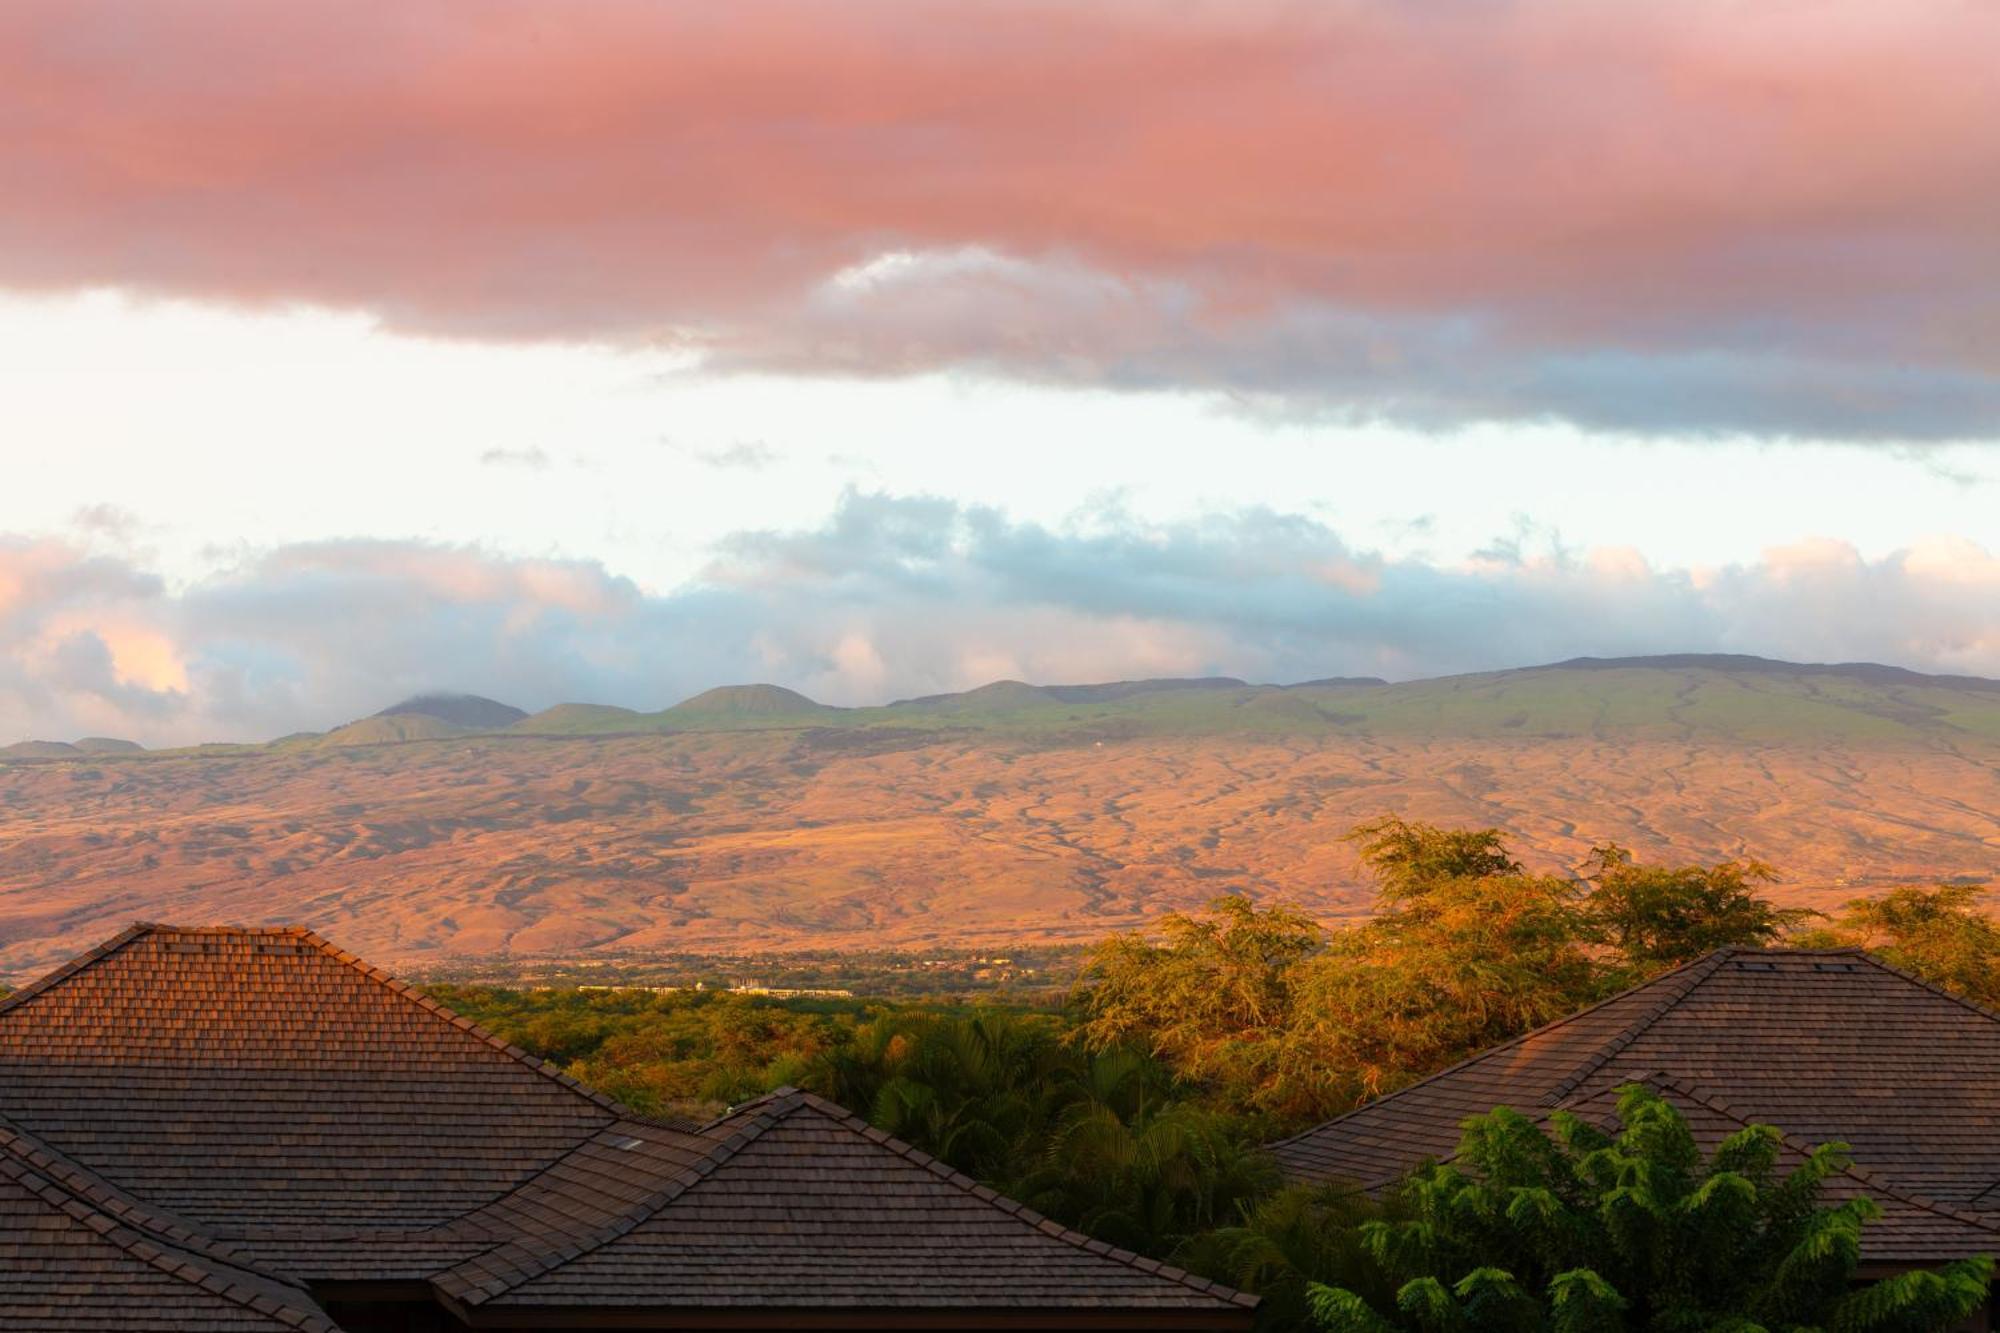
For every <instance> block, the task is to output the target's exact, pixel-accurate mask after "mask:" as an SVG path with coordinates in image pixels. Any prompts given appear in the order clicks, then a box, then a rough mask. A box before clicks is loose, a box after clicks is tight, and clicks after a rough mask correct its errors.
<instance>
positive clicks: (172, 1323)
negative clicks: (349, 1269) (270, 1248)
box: [0, 1125, 339, 1333]
mask: <svg viewBox="0 0 2000 1333" xmlns="http://www.w3.org/2000/svg"><path fill="white" fill-rule="evenodd" d="M0 1328H7V1329H24V1330H25V1329H33V1330H49V1331H50V1333H54V1331H55V1330H72V1329H73V1330H77V1333H99V1331H100V1330H105V1329H117V1330H121V1333H122V1331H123V1330H132V1331H133V1333H142V1331H143V1333H210V1331H211V1330H215V1331H218V1333H221V1331H233V1330H241V1331H242V1333H258V1331H259V1330H263V1331H265V1333H269V1331H271V1330H285V1329H289V1330H295V1331H296V1333H339V1330H338V1329H337V1328H336V1327H335V1325H334V1323H333V1321H332V1320H331V1319H329V1318H327V1315H326V1312H325V1311H324V1310H322V1309H321V1308H320V1307H319V1306H318V1305H317V1304H315V1303H314V1301H313V1299H312V1297H311V1296H309V1295H308V1294H307V1293H306V1291H305V1290H304V1289H303V1288H302V1287H299V1286H297V1285H296V1284H294V1283H291V1282H287V1281H285V1280H284V1279H282V1278H278V1277H276V1276H274V1275H272V1274H270V1273H267V1272H263V1271H260V1270H259V1269H257V1268H256V1267H255V1266H254V1265H253V1264H251V1263H250V1262H249V1261H248V1260H246V1259H245V1258H244V1257H243V1256H242V1255H241V1254H240V1253H236V1252H233V1251H232V1250H231V1249H229V1248H228V1247H226V1246H223V1245H220V1244H218V1243H217V1242H215V1241H213V1240H211V1239H209V1238H208V1237H205V1236H202V1235H201V1234H200V1233H198V1232H196V1231H194V1230H193V1229H192V1228H190V1227H189V1226H188V1225H187V1224H186V1223H185V1222H183V1221H181V1220H180V1219H178V1218H175V1217H172V1216H171V1215H168V1214H165V1213H161V1212H159V1211H157V1210H154V1209H151V1208H148V1207H146V1206H145V1205H144V1204H141V1203H139V1202H138V1201H137V1200H134V1199H132V1198H130V1197H128V1196H126V1195H125V1194H124V1193H123V1192H122V1191H119V1190H118V1189H116V1188H115V1187H113V1186H111V1185H110V1184H109V1183H108V1182H105V1181H103V1180H100V1179H98V1178H96V1177H95V1176H92V1175H91V1174H90V1173H89V1172H87V1171H84V1170H83V1169H81V1168H80V1167H78V1166H77V1165H76V1164H75V1163H73V1162H68V1161H65V1160H64V1159H63V1158H62V1157H61V1155H60V1154H57V1153H54V1152H52V1151H50V1150H49V1149H48V1148H47V1147H46V1146H44V1145H42V1144H39V1143H37V1142H35V1141H34V1139H32V1138H30V1137H29V1136H27V1135H25V1134H22V1133H20V1132H19V1131H17V1130H15V1129H14V1128H12V1127H11V1126H5V1125H0Z"/></svg>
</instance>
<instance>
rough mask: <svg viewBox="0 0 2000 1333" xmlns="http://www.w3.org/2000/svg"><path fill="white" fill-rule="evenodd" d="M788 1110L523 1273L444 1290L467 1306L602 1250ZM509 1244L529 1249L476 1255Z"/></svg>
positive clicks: (764, 1117)
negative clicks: (470, 1288)
mask: <svg viewBox="0 0 2000 1333" xmlns="http://www.w3.org/2000/svg"><path fill="white" fill-rule="evenodd" d="M793 1095H795V1096H803V1095H804V1094H799V1093H794V1094H793ZM772 1100H774V1099H772V1098H770V1097H769V1096H768V1095H767V1096H766V1097H764V1098H760V1099H759V1101H766V1102H769V1101H772ZM790 1109H792V1108H791V1107H787V1108H785V1110H786V1111H789V1110H790ZM739 1114H740V1113H739ZM784 1114H785V1112H784V1111H780V1112H777V1113H776V1114H764V1113H759V1114H757V1115H755V1116H752V1117H751V1118H750V1120H749V1122H748V1123H747V1124H746V1125H745V1127H744V1128H743V1129H740V1130H738V1131H737V1132H736V1133H734V1134H731V1135H730V1136H729V1137H728V1138H726V1139H722V1140H719V1141H718V1142H716V1143H715V1145H714V1146H713V1147H711V1148H710V1149H709V1150H708V1151H707V1152H705V1153H703V1154H702V1155H701V1156H699V1157H697V1158H696V1159H695V1160H694V1161H692V1162H689V1163H688V1164H687V1165H686V1166H684V1167H681V1168H680V1169H679V1170H677V1171H676V1172H674V1174H673V1175H672V1176H671V1177H670V1178H669V1180H668V1183H667V1184H666V1185H664V1186H662V1187H661V1188H659V1189H657V1190H655V1191H653V1192H652V1193H651V1194H648V1195H647V1196H646V1197H645V1198H643V1199H641V1200H639V1201H638V1202H637V1203H635V1204H632V1205H631V1206H630V1207H628V1208H626V1209H625V1210H624V1211H623V1212H621V1213H619V1214H618V1215H617V1216H615V1217H613V1218H612V1219H611V1220H610V1221H608V1222H606V1223H604V1224H602V1225H601V1226H599V1227H597V1228H596V1229H595V1230H593V1231H591V1232H588V1233H586V1235H585V1236H584V1237H581V1238H579V1237H577V1236H573V1235H572V1236H564V1237H562V1238H561V1240H559V1241H558V1242H556V1244H555V1246H553V1247H551V1246H542V1247H540V1248H539V1250H538V1251H537V1252H534V1253H532V1254H531V1255H530V1257H529V1258H528V1261H527V1263H524V1264H522V1265H521V1266H520V1268H521V1273H520V1275H519V1276H517V1277H514V1278H512V1279H509V1280H507V1281H505V1282H504V1283H502V1284H501V1285H499V1286H494V1285H493V1284H492V1283H490V1282H488V1283H484V1284H481V1285H480V1286H479V1287H477V1288H476V1289H474V1290H473V1291H471V1292H470V1293H468V1294H466V1295H463V1296H461V1295H458V1294H457V1293H455V1292H447V1293H446V1295H448V1296H451V1297H452V1299H454V1300H457V1301H460V1302H461V1303H463V1304H464V1305H467V1306H478V1305H484V1304H485V1303H486V1302H487V1301H490V1300H492V1299H493V1298H494V1297H496V1296H504V1295H506V1294H507V1293H508V1292H510V1291H514V1290H515V1289H517V1288H519V1287H522V1286H525V1285H527V1284H528V1283H530V1282H533V1281H534V1280H535V1279H536V1278H538V1277H541V1276H543V1275H544V1274H546V1273H549V1272H551V1271H553V1270H554V1269H557V1268H560V1267H562V1266H563V1265H564V1264H567V1263H570V1262H572V1261H574V1260H577V1259H581V1258H582V1257H583V1256H584V1255H586V1254H590V1253H592V1252H594V1251H596V1250H600V1249H603V1248H604V1247H605V1246H606V1245H609V1244H610V1243H611V1242H612V1241H614V1240H617V1239H618V1238H619V1237H621V1236H624V1235H627V1234H629V1233H630V1232H631V1231H632V1230H633V1229H634V1228H636V1227H637V1226H638V1225H639V1224H640V1223H642V1222H644V1221H646V1220H647V1219H648V1218H650V1217H652V1216H653V1215H654V1214H656V1213H658V1212H659V1211H660V1210H661V1209H662V1208H665V1207H666V1206H667V1205H668V1204H670V1203H672V1202H673V1201H674V1200H675V1199H678V1198H679V1197H680V1196H681V1195H683V1194H685V1193H687V1192H688V1191H689V1190H691V1189H693V1188H694V1187H695V1186H696V1185H699V1184H700V1183H701V1182H702V1181H704V1180H706V1179H708V1177H710V1176H711V1175H713V1174H715V1172H716V1171H718V1170H720V1169H721V1167H722V1166H723V1164H724V1163H726V1162H728V1161H729V1159H730V1158H732V1157H734V1156H735V1155H736V1154H737V1153H739V1152H741V1151H742V1150H743V1149H744V1148H745V1147H746V1146H747V1145H749V1144H750V1143H751V1142H752V1141H753V1140H755V1139H756V1138H757V1137H758V1136H759V1135H760V1134H762V1133H763V1132H764V1131H765V1130H767V1129H769V1128H770V1127H771V1126H772V1125H774V1124H776V1123H777V1122H778V1121H779V1120H780V1119H782V1118H783V1117H784ZM728 1118H729V1117H727V1116H724V1117H721V1119H728ZM710 1123H720V1120H717V1121H712V1122H710ZM612 1128H615V1126H606V1127H605V1130H600V1131H598V1133H600V1134H601V1133H604V1132H606V1130H609V1129H612ZM681 1132H682V1133H684V1134H685V1133H686V1131H685V1130H683V1131H681ZM596 1137H597V1135H596V1134H593V1135H592V1136H591V1139H595V1138H596ZM589 1141H590V1140H585V1142H589ZM582 1146H583V1145H582V1144H579V1145H578V1147H579V1148H580V1147H582ZM576 1150H577V1149H576V1148H572V1149H571V1150H570V1152H575V1151H576ZM568 1156H569V1153H565V1154H563V1157H565V1158H566V1157H568ZM557 1160H558V1161H560V1160H562V1159H561V1158H558V1159H557ZM512 1192H513V1191H509V1193H510V1194H511V1193H512ZM509 1245H523V1248H524V1249H526V1248H527V1247H526V1246H525V1245H524V1244H523V1242H521V1241H519V1240H513V1241H507V1242H503V1243H502V1244H499V1245H496V1246H494V1247H493V1248H492V1249H491V1250H487V1251H485V1252H483V1253H482V1254H480V1255H479V1256H478V1258H480V1259H484V1258H485V1257H486V1256H487V1255H490V1254H496V1253H498V1252H500V1251H502V1250H505V1249H506V1248H507V1247H508V1246H509ZM467 1262H471V1261H467ZM460 1266H461V1265H456V1264H455V1265H453V1266H452V1268H450V1269H447V1270H445V1273H443V1274H440V1275H439V1277H444V1276H448V1275H449V1274H450V1273H451V1272H452V1271H454V1270H455V1269H456V1268H458V1267H460ZM437 1280H438V1279H437V1278H433V1279H432V1282H433V1283H434V1284H435V1283H436V1282H437Z"/></svg>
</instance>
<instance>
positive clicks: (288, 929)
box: [196, 926, 664, 1160]
mask: <svg viewBox="0 0 2000 1333" xmlns="http://www.w3.org/2000/svg"><path fill="white" fill-rule="evenodd" d="M196 929H200V927H196ZM266 929H268V930H269V931H270V932H271V933H274V934H277V933H282V934H287V935H296V936H297V937H298V938H299V939H300V940H302V941H304V942H305V943H307V944H310V945H312V946H313V947H314V948H315V949H318V950H319V951H320V952H321V953H323V954H325V955H327V956H328V957H329V958H332V959H333V960H334V961H335V962H337V963H340V964H341V965H343V966H345V967H348V968H351V969H353V970H354V971H356V972H359V973H360V974H361V975H362V976H364V977H367V978H368V979H369V980H370V981H373V982H375V983H376V984H378V985H380V986H383V987H386V988H387V989H389V990H390V991H393V992H394V993H395V994H397V995H399V996H401V997H402V998H403V999H405V1000H408V1001H409V1002H410V1003H412V1004H414V1005H416V1006H417V1007H418V1008H420V1009H423V1010H425V1011H427V1012H429V1013H431V1014H433V1015H435V1016H436V1017H438V1018H442V1019H444V1020H445V1021H446V1022H447V1023H450V1024H451V1025H452V1026H453V1027H456V1028H458V1029H459V1030H460V1031H462V1032H465V1033H467V1034H469V1035H471V1036H473V1037H476V1038H478V1039H479V1040H480V1041H482V1042H484V1043H485V1044H486V1045H488V1046H490V1047H492V1048H493V1049H494V1050H496V1051H498V1052H500V1053H501V1054H502V1055H505V1056H507V1057H509V1058H510V1059H512V1060H514V1061H515V1062H516V1063H518V1064H521V1065H524V1066H526V1067H527V1068H528V1069H530V1070H532V1071H534V1072H535V1073H537V1074H540V1075H541V1076H542V1077H544V1078H547V1079H550V1080H552V1081H553V1082H555V1083H558V1084H560V1085H561V1086H563V1087H564V1088H566V1089H568V1090H569V1091H571V1092H574V1093H576V1094H577V1095H579V1096H581V1097H583V1098H585V1099H586V1100H588V1101H591V1102H594V1103H596V1104H597V1106H598V1107H600V1108H601V1109H603V1110H605V1111H608V1112H610V1113H611V1114H613V1115H615V1116H617V1117H619V1118H620V1119H625V1120H636V1121H638V1122H639V1123H641V1124H649V1125H650V1124H654V1123H656V1122H655V1121H654V1120H653V1118H652V1117H651V1116H647V1115H643V1114H641V1113H640V1112H639V1111H637V1110H634V1109H633V1108H632V1107H629V1106H627V1105H625V1104H624V1103H623V1102H621V1101H619V1100H618V1099H616V1098H615V1097H610V1096H607V1095H606V1094H604V1093H601V1092H599V1091H597V1089H595V1088H592V1087H588V1086H586V1085H585V1084H583V1083H581V1082H579V1081H577V1080H576V1079H574V1078H572V1077H570V1076H569V1075H568V1074H565V1073H564V1072H563V1071H562V1070H560V1069H558V1068H556V1067H555V1066H554V1065H553V1064H550V1063H549V1062H548V1061H547V1060H544V1059H542V1058H541V1057H539V1056H537V1055H535V1054H533V1053H531V1052H530V1051H528V1050H526V1049H524V1048H523V1047H520V1046H517V1045H515V1044H514V1043H513V1042H510V1041H507V1040H506V1039H505V1038H503V1037H501V1036H500V1035H499V1034H498V1033H495V1032H492V1031H489V1030H488V1029H487V1028H485V1027H482V1026H481V1025H480V1024H478V1023H475V1022H473V1021H472V1020H471V1019H469V1018H466V1017H465V1016H464V1015H462V1014H459V1013H457V1012H455V1011H454V1010H453V1009H452V1008H451V1007H450V1006H449V1005H446V1004H445V1003H443V1002H442V1001H440V1000H436V999H433V998H432V997H431V996H429V995H426V994H424V992H423V991H422V990H421V989H419V988H418V987H417V986H416V985H415V984H413V983H411V982H408V981H405V980H403V979H402V978H401V977H399V976H397V975H395V974H394V973H393V972H390V971H388V970H387V969H386V968H381V967H377V966H376V965H375V964H373V963H371V962H368V961H367V960H366V959H364V958H362V957H361V956H360V955H359V954H356V953H351V952H349V951H348V950H346V949H343V948H341V947H340V946H339V945H337V944H335V943H334V942H333V941H331V940H329V939H327V938H326V937H325V936H323V935H321V934H319V933H318V932H317V931H315V930H313V929H312V928H311V927H309V926H274V927H268V928H266ZM657 1123H661V1124H664V1122H657ZM572 1151H574V1149H572ZM566 1155H567V1154H565V1156H566ZM558 1160H560V1159H558Z"/></svg>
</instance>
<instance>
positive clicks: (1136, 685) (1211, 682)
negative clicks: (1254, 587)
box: [1036, 676, 1386, 704]
mask: <svg viewBox="0 0 2000 1333" xmlns="http://www.w3.org/2000/svg"><path fill="white" fill-rule="evenodd" d="M1377 683H1378V684H1385V683H1386V682H1377ZM1036 688H1039V689H1040V690H1041V691H1042V692H1043V693H1045V694H1047V695H1049V696H1051V697H1052V698H1056V699H1060V700H1062V701H1063V702H1064V703H1066V704H1106V703H1113V702H1115V701H1117V700H1119V699H1129V698H1131V697H1132V696H1133V695H1135V694H1164V693H1167V692H1169V691H1172V690H1244V689H1248V688H1250V682H1248V681H1244V680H1238V679H1236V677H1234V676H1164V677H1160V678H1158V679H1154V680H1113V681H1107V682H1105V683H1104V684H1102V685H1042V686H1038V687H1036Z"/></svg>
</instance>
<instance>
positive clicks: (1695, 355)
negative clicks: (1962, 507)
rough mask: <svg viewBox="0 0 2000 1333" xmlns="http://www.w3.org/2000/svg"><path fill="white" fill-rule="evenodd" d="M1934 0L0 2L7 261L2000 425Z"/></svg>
mask: <svg viewBox="0 0 2000 1333" xmlns="http://www.w3.org/2000/svg"><path fill="white" fill-rule="evenodd" d="M1995 50H2000V9H1996V8H1995V7H1993V6H1990V5H1980V4H1970V3H1965V0H1859V2H1858V3H1855V2H1850V3H1833V2H1832V0H1827V2H1826V3H1799V4H1783V5H1761V6H1746V5H1742V4H1739V3H1735V2H1734V0H1685V2H1684V3H1679V4H1673V5H1667V4H1658V5H1646V6H1632V5H1603V4H1594V3H1585V2H1584V0H1491V2H1487V0H1481V2H1479V3H1472V2H1470V0H1441V2H1439V3H1421V4H1419V3H1407V2H1405V0H1331V2H1330V3H1324V4H1312V5H1307V4H1294V3H1271V2H1267V0H1231V2H1230V3H1227V4H1224V3H1194V4H1177V5H1160V4H1150V3H1142V2H1141V0H1103V2H1102V3H1095V4H1087V5H1079V4H1074V3H1069V2H1068V0H1013V2H1011V3H994V2H993V0H965V2H964V3H959V4H953V5H949V6H935V5H918V4H906V3H890V2H888V0H856V2H855V3H852V4H846V5H841V6H837V7H829V6H826V5H823V4H820V3H817V2H816V0H773V2H772V3H760V4H750V5H727V4H724V5H715V4H702V5H694V4H678V3H664V4H663V3H657V2H656V0H577V2H576V3H572V4H565V5H561V6H550V5H547V4H542V3H532V2H531V0H439V2H438V3H432V4H424V5H407V4H394V3H389V2H388V0H355V2H354V3H349V4H342V5H330V4H326V5H272V4H267V3H261V2H260V0H198V2H197V3H193V4H175V5H161V4H157V3H154V2H153V0H106V2H105V3H99V4H89V5H81V6H79V5H75V4H72V3H58V2H57V0H16V3H12V4H9V5H7V6H6V7H5V9H4V11H0V124H5V125H6V126H8V132H7V133H6V134H4V135H0V286H11V287H14V288H17V289H28V290H62V289H71V288H77V287H86V286H99V285H105V286H117V287H123V288H128V289H133V290H138V291H151V292H163V293H175V294H181V295H188V296H193V297H198V298H204V299H217V300H224V301H231V302H242V303H270V302H280V303H285V302H305V303H312V304H323V305H328V306H333V307H339V308H349V309H361V310H366V311H370V312H373V313H374V314H376V315H377V316H379V317H380V318H381V319H382V320H384V321H386V322H387V323H389V324H390V325H392V326H394V327H397V328H400V329H407V330H418V331H427V332H442V333H447V334H452V335H458V336H466V337H472V338H496V339H519V338H527V339H581V340H590V341H605V342H612V343H622V344H631V345H649V346H650V345H662V344H664V345H671V346H675V347H682V348H687V349H692V350H694V351H696V352H698V353H700V354H701V355H702V356H703V357H704V358H705V362H706V364H707V365H709V366H710V367H713V368H717V369H728V368H755V369H777V370H786V371H798V372H805V373H814V374H818V373H835V374H848V375H866V376H881V375H897V374H902V373H906V372H912V371H919V370H926V369H935V368H939V367H965V368H971V369H974V370H979V371H984V372H991V373H994V374H998V375H1001V376H1006V377H1015V378H1021V379H1029V380H1036V381H1046V382H1057V383H1078V384H1089V385H1110V386H1124V387H1135V388H1179V389H1194V390H1201V391H1214V392H1219V393H1222V394H1226V395H1229V396H1231V397H1232V398H1234V399H1235V400H1237V401H1240V402H1242V403H1244V404H1246V405H1247V406H1249V407H1251V408H1253V409H1268V410H1273V411H1278V412H1284V413H1293V412H1315V413H1318V412H1323V413H1328V414H1331V415H1335V416H1354V417H1387V418H1393V419H1396V420H1400V421H1403V422H1412V423H1418V424H1423V425H1441V426H1443V425H1451V424H1454V423H1459V422H1465V421H1469V420H1480V419H1500V420H1536V419H1546V418H1551V417H1555V418H1566V419H1568V420H1571V421H1574V422H1578V423H1581V424H1583V425H1586V426H1589V427H1593V428H1602V429H1608V430H1616V431H1627V430H1630V431H1639V432H1670V433H1708V432H1719V433H1728V432H1747V433H1750V434H1754V435H1759V436H1766V437H1780V436H1797V435H1811V436H1824V437H1830V438H1855V439H1900V440H1920V439H1934V438H1944V437H1986V436H1992V435H1994V434H1995V433H1996V432H1995V429H1994V427H1995V423H1996V422H2000V298H1997V297H1996V295H1995V294H1996V292H2000V134H1996V133H1995V131H1994V129H1993V127H1994V126H1995V125H1996V124H2000V80H1996V79H1995V78H1993V77H1992V63H1993V55H1992V53H1993V52H1994V51H1995Z"/></svg>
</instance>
